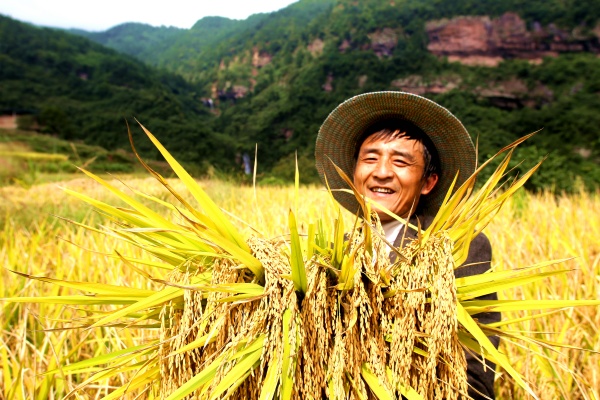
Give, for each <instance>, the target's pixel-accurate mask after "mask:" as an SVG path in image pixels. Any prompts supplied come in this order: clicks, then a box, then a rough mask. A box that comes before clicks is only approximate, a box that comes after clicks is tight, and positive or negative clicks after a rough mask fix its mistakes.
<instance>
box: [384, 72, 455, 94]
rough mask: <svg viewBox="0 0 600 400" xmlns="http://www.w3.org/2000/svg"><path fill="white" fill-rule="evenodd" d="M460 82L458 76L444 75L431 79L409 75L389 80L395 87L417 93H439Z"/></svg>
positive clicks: (453, 87) (450, 88)
mask: <svg viewBox="0 0 600 400" xmlns="http://www.w3.org/2000/svg"><path fill="white" fill-rule="evenodd" d="M460 84H461V78H460V76H455V75H452V76H444V77H436V78H435V79H433V80H431V81H427V80H425V79H424V78H423V77H422V76H420V75H409V76H407V77H405V78H402V79H395V80H393V81H392V82H391V86H392V87H393V88H395V89H399V90H402V91H403V92H409V93H413V94H418V95H424V94H428V93H429V94H440V93H446V92H448V91H450V90H452V89H456V88H458V87H459V86H460Z"/></svg>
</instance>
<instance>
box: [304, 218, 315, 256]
mask: <svg viewBox="0 0 600 400" xmlns="http://www.w3.org/2000/svg"><path fill="white" fill-rule="evenodd" d="M315 229H316V228H315V224H308V235H307V236H308V237H307V239H306V259H307V260H310V259H311V258H312V256H313V255H314V254H315V241H316V237H315Z"/></svg>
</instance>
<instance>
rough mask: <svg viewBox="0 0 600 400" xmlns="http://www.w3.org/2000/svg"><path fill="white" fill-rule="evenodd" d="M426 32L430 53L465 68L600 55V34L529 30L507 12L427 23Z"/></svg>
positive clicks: (536, 25)
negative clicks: (576, 54)
mask: <svg viewBox="0 0 600 400" xmlns="http://www.w3.org/2000/svg"><path fill="white" fill-rule="evenodd" d="M425 29H426V31H427V35H428V37H429V44H428V46H427V49H428V50H429V51H430V52H432V53H433V54H435V55H438V56H446V57H448V60H449V61H451V62H452V61H457V62H461V63H464V64H468V65H484V66H496V65H498V63H499V62H500V61H502V60H504V59H507V58H520V59H526V60H530V61H532V62H539V61H540V60H541V59H542V58H543V57H548V56H556V55H558V54H559V53H565V52H581V51H590V52H594V53H600V45H599V43H598V37H599V35H598V33H600V32H598V33H595V32H594V33H591V34H590V36H585V35H583V34H581V32H580V31H579V30H573V32H567V31H565V30H561V29H559V28H558V27H556V26H555V25H554V24H550V25H548V26H547V27H543V26H541V24H539V23H534V24H533V26H532V29H531V30H529V29H527V25H526V23H525V21H524V20H523V19H522V18H521V17H520V16H519V15H517V14H515V13H510V12H509V13H505V14H504V15H502V16H500V17H499V18H494V19H491V18H490V17H487V16H465V17H456V18H452V19H441V20H436V21H429V22H427V24H426V25H425Z"/></svg>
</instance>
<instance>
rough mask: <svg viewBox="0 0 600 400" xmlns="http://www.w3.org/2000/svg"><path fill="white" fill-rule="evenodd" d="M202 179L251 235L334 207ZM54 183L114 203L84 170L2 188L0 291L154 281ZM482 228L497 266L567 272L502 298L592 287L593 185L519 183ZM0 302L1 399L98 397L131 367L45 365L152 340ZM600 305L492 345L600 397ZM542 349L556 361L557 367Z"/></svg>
mask: <svg viewBox="0 0 600 400" xmlns="http://www.w3.org/2000/svg"><path fill="white" fill-rule="evenodd" d="M113 183H114V184H115V185H119V184H121V183H119V182H116V181H115V182H113ZM170 183H171V184H172V185H173V186H174V187H175V188H176V190H181V191H182V192H183V191H184V190H183V186H181V184H180V183H179V182H178V181H175V180H173V181H170ZM123 184H125V185H127V186H129V187H131V188H135V189H138V190H140V191H142V192H145V193H147V194H150V195H153V196H157V197H159V198H161V199H164V200H171V198H170V195H169V194H168V193H165V190H164V188H162V186H160V185H159V184H158V183H156V181H154V180H153V179H150V178H148V179H131V178H124V183H123ZM201 185H202V186H203V188H204V189H205V190H206V191H207V193H208V194H209V195H210V197H211V198H212V199H213V200H214V201H215V202H216V203H217V204H219V205H220V206H221V207H222V208H223V209H225V210H226V211H228V212H229V213H231V215H235V216H236V217H239V218H240V219H241V220H238V219H236V218H235V217H232V219H233V220H234V221H235V223H236V225H237V226H239V227H240V229H241V230H242V231H243V232H244V233H245V234H246V235H247V236H250V235H252V234H254V230H255V229H256V230H258V231H259V232H260V234H262V235H263V236H265V237H268V238H275V237H279V236H282V235H285V234H287V233H288V228H287V226H288V212H289V209H290V208H293V209H295V210H297V212H296V218H297V220H298V223H299V226H298V228H299V230H300V231H301V232H306V230H307V229H308V227H307V226H306V225H305V224H304V223H303V222H304V221H314V220H316V219H318V218H323V219H325V220H333V219H334V218H335V217H336V215H335V210H334V207H332V206H331V204H330V202H331V200H330V199H329V198H328V195H327V194H326V192H324V191H323V190H322V189H321V188H318V187H301V188H300V192H299V198H300V199H301V201H300V202H298V204H296V202H295V200H294V199H295V193H294V188H293V187H259V188H257V189H256V190H255V189H254V188H252V187H245V186H242V187H240V186H239V185H238V184H236V183H230V182H222V181H203V182H201ZM58 186H64V187H68V188H70V189H72V190H75V191H78V192H81V193H85V194H87V195H89V196H91V197H93V198H96V199H99V200H102V201H106V202H109V203H111V204H119V200H118V199H117V198H116V197H114V198H113V197H111V196H110V195H109V194H108V193H107V191H106V190H105V189H103V188H102V187H100V185H97V184H96V183H94V182H93V181H91V180H89V179H84V178H81V179H75V180H69V181H64V182H61V183H59V184H45V185H37V186H33V187H31V188H27V189H26V188H21V187H15V186H12V187H4V188H0V224H1V225H0V260H1V261H2V265H3V266H4V267H5V268H4V269H2V272H1V274H2V276H1V279H0V297H2V298H6V297H13V296H33V297H36V296H52V295H58V294H63V293H66V292H70V293H73V294H80V293H79V292H78V291H76V290H74V289H68V288H64V287H59V286H56V285H52V284H50V283H47V282H40V281H35V280H28V279H26V278H24V277H23V276H20V275H17V274H15V273H13V272H10V271H9V270H12V271H15V272H19V273H22V274H28V275H34V276H46V277H49V278H54V279H65V280H70V281H82V282H83V281H93V282H98V283H111V284H125V285H128V286H132V287H137V288H150V287H154V286H157V285H159V284H158V283H155V282H152V281H149V280H148V279H146V278H145V277H144V276H143V275H142V274H141V273H136V272H135V271H132V269H130V268H125V267H124V266H123V264H122V262H121V261H120V260H118V259H116V258H115V257H113V255H114V250H115V249H117V250H118V251H119V252H120V253H122V254H127V255H130V256H133V257H136V256H137V257H142V254H141V251H140V250H138V249H137V248H134V247H131V246H128V245H127V244H126V243H124V242H122V241H115V240H114V239H112V238H107V237H105V236H104V235H101V234H99V233H96V232H91V231H87V230H84V229H83V228H81V227H79V226H78V225H75V224H72V223H68V222H66V221H64V220H62V219H59V218H57V217H55V216H53V215H56V216H60V217H63V218H66V219H72V220H75V221H78V222H84V223H86V224H88V225H93V226H98V225H102V224H110V223H111V222H110V221H107V219H106V218H104V217H103V216H102V215H99V214H97V213H95V212H92V211H91V210H90V208H89V207H88V206H87V205H85V204H83V203H81V202H80V201H79V200H77V199H74V198H72V197H70V196H68V195H67V194H65V193H64V192H63V191H62V190H61V189H60V188H59V187H58ZM345 217H346V218H347V220H348V225H347V226H351V223H352V217H351V216H350V215H345ZM242 220H243V221H242ZM485 232H486V234H487V235H488V237H489V238H490V241H491V243H492V246H493V251H494V258H493V265H494V268H496V269H500V270H503V269H514V268H520V267H525V266H529V265H532V264H536V263H540V262H543V261H546V260H551V259H568V260H567V261H565V262H563V263H560V264H558V265H557V266H556V267H554V268H557V269H569V270H571V271H570V272H569V273H568V274H567V275H566V277H562V276H559V277H554V278H548V279H546V280H544V281H541V283H534V284H531V285H529V286H527V287H524V288H519V289H518V290H511V291H505V292H500V293H499V296H500V298H501V299H514V298H519V299H525V298H526V299H597V298H600V198H599V196H598V195H597V194H587V193H585V192H582V193H580V194H577V195H570V196H567V195H560V196H555V195H552V194H539V195H531V194H528V193H525V192H519V193H518V195H517V196H515V197H514V198H513V199H512V200H510V201H509V202H508V203H507V204H506V205H505V207H504V208H503V210H502V211H501V213H500V214H499V215H498V216H497V217H496V218H495V220H494V221H493V222H492V224H491V225H490V226H488V227H487V228H486V230H485ZM144 256H145V255H144ZM152 274H154V276H155V277H157V278H162V277H164V276H162V275H161V274H163V275H164V274H166V273H165V272H162V271H160V270H152ZM0 304H1V306H2V313H1V315H0V325H1V326H2V336H1V341H2V342H1V343H0V362H1V363H2V366H1V368H0V371H1V372H0V398H6V399H31V398H39V399H46V398H49V399H54V398H63V397H65V396H66V395H68V394H72V395H73V396H75V398H101V397H103V396H104V395H106V394H108V393H110V392H111V391H112V390H114V388H115V387H118V386H122V385H124V384H127V383H128V382H129V381H130V380H131V376H130V374H129V373H128V372H127V371H126V370H124V371H122V372H121V373H119V374H118V375H116V376H114V377H112V378H111V379H107V380H106V381H105V382H103V383H102V384H93V385H90V386H87V387H86V388H85V389H82V390H79V391H76V392H73V391H74V390H75V389H76V388H78V386H79V385H80V384H81V383H83V382H84V381H85V379H86V378H88V377H89V376H90V375H91V374H92V373H93V372H95V371H93V370H90V371H89V375H70V374H69V373H68V372H65V371H61V370H60V369H59V370H58V371H57V373H55V374H45V372H47V371H52V370H56V369H57V367H58V366H61V365H68V364H69V363H73V362H76V361H80V360H83V359H86V358H90V357H92V356H96V355H100V354H103V353H106V352H108V351H114V350H118V349H121V348H123V347H126V346H127V347H128V346H133V345H137V344H140V343H143V342H145V341H147V340H149V339H151V337H150V335H151V334H149V333H148V331H147V330H146V331H141V330H140V331H138V330H135V329H126V328H123V327H119V326H115V327H111V328H95V329H85V330H84V329H77V327H78V326H80V325H82V324H83V322H84V321H85V317H86V313H85V312H84V311H82V310H80V309H78V308H77V307H76V306H69V305H66V306H63V307H56V306H48V305H43V304H42V305H40V304H31V305H15V304H12V303H9V302H2V303H0ZM599 311H600V309H599V308H598V307H584V308H579V309H567V310H563V311H561V312H556V313H551V314H548V315H543V316H541V317H540V318H537V319H533V320H528V321H523V322H521V323H519V324H514V326H512V325H511V326H510V329H511V330H513V331H514V333H515V338H517V337H518V335H519V334H523V335H530V334H529V332H531V331H536V332H544V334H543V335H539V336H536V337H537V338H538V339H540V340H545V341H548V342H553V343H563V344H565V345H566V346H567V347H563V348H561V347H555V348H552V349H547V348H543V349H541V350H540V349H538V348H536V349H535V351H536V353H533V352H532V351H530V350H528V349H527V348H525V347H524V345H523V344H522V342H519V341H518V340H516V339H515V340H514V341H510V342H509V341H507V340H505V341H503V342H502V344H501V349H502V351H504V352H505V353H506V354H507V355H508V358H509V359H510V360H511V361H512V362H513V364H514V365H515V366H516V367H517V370H518V371H520V372H521V373H522V374H524V375H525V377H526V378H527V379H528V380H529V381H530V382H531V383H532V385H533V388H534V391H535V392H536V393H537V394H538V396H539V397H540V398H542V399H556V398H565V399H600V355H599V354H598V352H600V334H599V333H598V332H599V331H600V313H599ZM515 315H516V314H513V315H511V317H512V318H514V317H515ZM523 315H525V313H523ZM64 328H68V329H64ZM536 335H537V334H536ZM568 346H577V347H585V348H587V349H589V351H585V352H582V351H578V350H573V349H570V348H568ZM548 359H552V360H558V361H560V363H559V364H558V367H557V366H556V364H553V363H549V362H548ZM569 370H571V371H574V374H571V373H569V372H568V371H569ZM155 389H156V390H154V389H151V390H148V391H147V392H145V393H143V394H142V396H141V398H156V397H157V396H158V389H157V388H155ZM496 392H497V394H498V398H500V399H513V398H516V399H519V398H528V397H527V396H526V394H525V393H524V392H523V390H521V389H519V388H518V387H517V386H516V385H515V384H514V382H513V381H512V380H511V379H509V378H508V377H507V376H506V375H505V374H503V373H501V372H499V373H498V374H497V380H496Z"/></svg>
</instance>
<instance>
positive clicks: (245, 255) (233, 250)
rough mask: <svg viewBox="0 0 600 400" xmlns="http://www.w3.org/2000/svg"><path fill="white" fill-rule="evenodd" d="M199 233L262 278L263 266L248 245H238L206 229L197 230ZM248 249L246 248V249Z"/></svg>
mask: <svg viewBox="0 0 600 400" xmlns="http://www.w3.org/2000/svg"><path fill="white" fill-rule="evenodd" d="M197 232H198V234H199V235H201V236H204V237H206V239H207V240H209V241H210V242H212V243H214V244H215V245H217V246H218V247H219V248H221V249H222V250H223V251H225V252H227V253H229V254H231V256H232V257H234V258H235V259H237V260H238V261H240V262H241V263H242V264H244V265H245V266H246V267H248V269H250V270H251V271H252V272H253V273H254V275H256V277H257V279H259V280H260V279H262V277H263V275H264V267H263V266H262V264H261V262H260V261H258V260H257V259H256V258H255V257H254V256H252V253H251V252H250V250H249V249H248V246H247V245H246V246H245V247H240V246H238V245H237V244H236V243H233V242H231V241H229V240H227V239H225V238H223V237H222V236H219V235H217V234H214V233H212V232H210V231H208V230H206V231H197ZM246 249H248V250H246Z"/></svg>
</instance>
